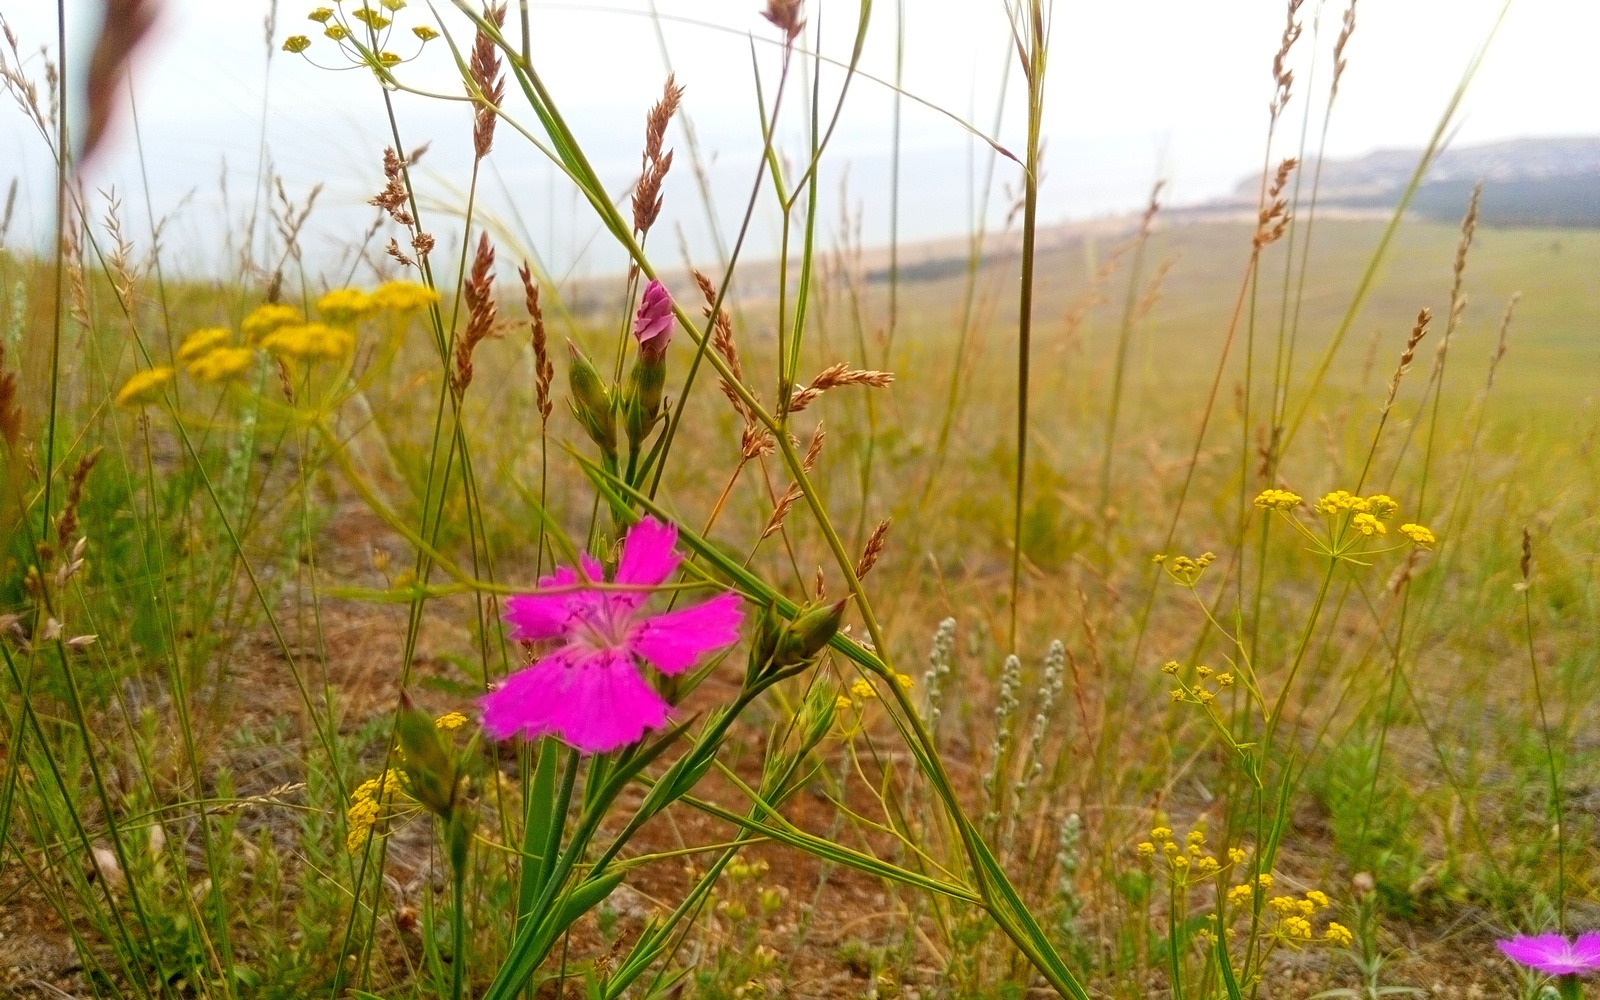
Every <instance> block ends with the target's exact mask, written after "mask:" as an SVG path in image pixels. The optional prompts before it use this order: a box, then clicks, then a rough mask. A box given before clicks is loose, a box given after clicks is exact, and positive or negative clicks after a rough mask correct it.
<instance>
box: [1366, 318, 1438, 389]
mask: <svg viewBox="0 0 1600 1000" xmlns="http://www.w3.org/2000/svg"><path fill="white" fill-rule="evenodd" d="M1431 322H1433V311H1432V310H1431V309H1429V308H1427V307H1426V306H1424V307H1423V308H1422V309H1421V310H1420V311H1418V313H1417V322H1416V323H1415V324H1413V325H1412V327H1411V336H1409V337H1407V338H1406V346H1405V350H1403V351H1401V352H1400V363H1399V364H1398V365H1396V366H1395V369H1394V374H1393V375H1392V376H1390V377H1389V395H1388V398H1386V399H1385V400H1384V401H1383V408H1382V410H1380V411H1379V412H1381V413H1384V414H1387V413H1388V412H1389V411H1390V410H1391V409H1393V408H1394V400H1395V397H1396V396H1398V395H1399V394H1400V380H1401V379H1403V378H1405V376H1406V372H1408V371H1410V370H1411V362H1412V361H1413V360H1415V359H1416V356H1417V345H1418V344H1420V343H1422V338H1423V337H1426V336H1427V335H1428V324H1429V323H1431Z"/></svg>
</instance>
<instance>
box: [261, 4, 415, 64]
mask: <svg viewBox="0 0 1600 1000" xmlns="http://www.w3.org/2000/svg"><path fill="white" fill-rule="evenodd" d="M378 2H379V5H380V6H381V7H383V9H384V10H387V11H388V12H389V13H391V14H393V13H396V12H398V11H401V10H403V9H405V6H406V0H378ZM349 17H350V20H351V21H355V22H358V23H360V24H361V25H363V26H364V27H363V28H358V29H356V33H357V34H367V35H368V36H369V37H370V36H371V35H373V34H376V33H378V32H383V31H384V30H385V29H386V28H388V27H389V26H390V25H391V24H393V23H394V22H393V21H392V20H391V19H390V18H389V17H387V16H385V15H384V14H383V13H381V12H380V11H378V10H376V9H374V8H372V7H369V6H367V5H366V4H362V6H361V7H360V8H359V9H357V10H352V11H350V14H349ZM306 18H307V19H308V20H311V21H315V22H316V23H317V24H320V25H322V33H323V35H325V36H326V37H328V38H330V39H332V40H333V41H335V42H343V41H344V40H345V39H347V38H350V37H351V34H352V32H351V26H350V24H349V23H347V22H345V21H344V20H342V19H341V18H340V16H339V13H338V11H336V10H334V9H333V8H332V7H317V8H314V9H313V10H311V11H310V12H309V13H308V14H306ZM411 33H412V34H413V35H415V36H416V37H417V38H418V39H420V40H421V41H422V42H424V43H427V42H430V41H432V40H433V39H435V38H438V37H439V33H438V32H437V31H435V30H434V29H432V28H430V27H428V26H427V25H425V24H422V25H417V26H416V27H414V28H412V29H411ZM387 37H388V36H387V34H385V35H383V36H382V38H380V41H382V40H384V39H386V38H387ZM283 48H284V51H286V52H296V53H299V52H305V51H306V50H307V49H309V48H311V39H310V38H308V37H307V36H305V35H290V36H289V37H288V38H286V39H284V42H283ZM347 54H348V55H350V56H351V57H352V60H353V61H355V62H366V59H367V56H366V55H362V57H361V58H355V56H356V54H355V53H347ZM376 59H377V62H378V65H380V66H383V67H385V68H387V67H391V66H398V65H399V64H400V63H402V62H404V61H405V60H404V59H402V58H400V57H399V56H397V55H395V54H394V53H393V52H388V51H382V52H378V53H377V55H376Z"/></svg>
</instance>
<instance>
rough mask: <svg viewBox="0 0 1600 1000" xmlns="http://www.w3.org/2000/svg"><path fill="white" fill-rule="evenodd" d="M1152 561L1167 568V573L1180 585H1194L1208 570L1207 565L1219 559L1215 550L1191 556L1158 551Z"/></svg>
mask: <svg viewBox="0 0 1600 1000" xmlns="http://www.w3.org/2000/svg"><path fill="white" fill-rule="evenodd" d="M1150 561H1151V562H1153V563H1155V564H1156V565H1157V566H1160V567H1161V568H1162V569H1164V570H1166V571H1167V575H1168V576H1170V577H1172V579H1173V580H1175V581H1176V582H1177V583H1178V584H1179V585H1180V586H1184V587H1193V586H1194V585H1195V584H1196V583H1198V582H1199V580H1200V575H1201V574H1202V573H1204V572H1205V571H1206V567H1207V566H1210V565H1211V564H1212V563H1214V562H1216V561H1217V555H1216V553H1215V552H1202V553H1201V554H1200V555H1197V556H1195V557H1193V558H1190V557H1189V556H1169V555H1167V554H1165V553H1157V554H1156V555H1154V556H1152V557H1151V560H1150Z"/></svg>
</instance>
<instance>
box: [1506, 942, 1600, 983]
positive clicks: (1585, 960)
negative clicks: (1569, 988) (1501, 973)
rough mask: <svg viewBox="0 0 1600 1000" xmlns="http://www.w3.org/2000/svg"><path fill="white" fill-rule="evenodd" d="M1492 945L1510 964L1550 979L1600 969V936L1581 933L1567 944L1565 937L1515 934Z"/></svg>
mask: <svg viewBox="0 0 1600 1000" xmlns="http://www.w3.org/2000/svg"><path fill="white" fill-rule="evenodd" d="M1495 944H1496V945H1497V946H1498V947H1499V948H1500V950H1501V951H1502V952H1504V953H1505V955H1506V957H1507V958H1509V959H1511V960H1512V961H1513V962H1519V963H1521V964H1523V965H1527V966H1531V967H1532V968H1535V969H1538V970H1539V971H1540V972H1545V973H1549V974H1550V975H1552V976H1566V975H1574V974H1583V973H1587V972H1593V971H1595V970H1596V969H1600V934H1596V933H1589V934H1580V935H1578V939H1577V940H1576V941H1570V940H1568V939H1567V937H1566V935H1564V934H1540V935H1538V936H1537V937H1529V936H1527V935H1525V934H1518V935H1517V936H1516V937H1514V938H1512V939H1511V940H1509V941H1496V942H1495Z"/></svg>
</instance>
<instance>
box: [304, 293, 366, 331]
mask: <svg viewBox="0 0 1600 1000" xmlns="http://www.w3.org/2000/svg"><path fill="white" fill-rule="evenodd" d="M372 309H373V304H372V296H370V295H368V294H367V293H366V292H363V291H362V290H361V289H359V288H335V289H334V290H333V291H331V292H329V293H328V294H326V295H324V296H323V297H322V298H320V299H318V300H317V312H319V313H321V314H322V318H323V319H325V320H327V321H328V322H330V323H353V322H355V321H356V320H358V319H360V318H361V317H363V316H365V315H366V314H367V313H370V312H371V311H372Z"/></svg>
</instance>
